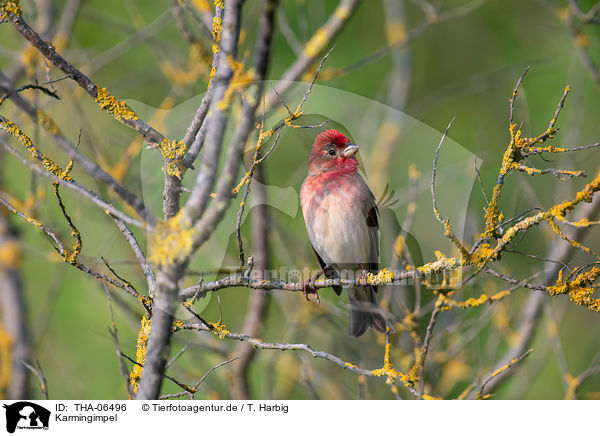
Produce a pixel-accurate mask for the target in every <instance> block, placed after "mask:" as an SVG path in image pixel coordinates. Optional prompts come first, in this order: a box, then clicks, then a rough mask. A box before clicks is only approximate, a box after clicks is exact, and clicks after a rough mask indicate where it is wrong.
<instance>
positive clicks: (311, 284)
mask: <svg viewBox="0 0 600 436" xmlns="http://www.w3.org/2000/svg"><path fill="white" fill-rule="evenodd" d="M317 278H318V276H316V277H311V278H310V279H306V280H304V281H303V282H302V291H303V293H304V298H306V301H310V298H308V296H309V295H310V294H314V296H315V302H316V303H317V304H319V303H320V302H321V299H320V298H319V292H318V291H317V287H316V286H315V280H316V279H317Z"/></svg>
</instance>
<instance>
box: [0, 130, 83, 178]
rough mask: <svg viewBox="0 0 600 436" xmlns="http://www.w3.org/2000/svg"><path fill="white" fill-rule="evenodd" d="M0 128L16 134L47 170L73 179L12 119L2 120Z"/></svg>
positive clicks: (60, 176) (58, 175) (13, 134)
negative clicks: (40, 149)
mask: <svg viewBox="0 0 600 436" xmlns="http://www.w3.org/2000/svg"><path fill="white" fill-rule="evenodd" d="M0 130H4V131H6V132H8V133H10V134H11V135H12V136H14V137H15V138H16V139H17V140H18V141H19V142H20V143H21V144H23V146H24V147H25V148H26V149H27V150H28V151H29V152H30V153H31V155H32V156H33V158H34V159H37V160H38V161H40V162H41V163H42V165H43V166H44V168H45V169H46V171H48V172H50V173H52V174H54V175H55V176H57V177H59V178H61V179H63V180H72V178H71V176H69V174H68V173H66V172H65V171H63V170H62V168H61V167H59V166H58V165H57V164H56V163H55V162H54V161H53V160H52V159H50V158H48V157H47V156H46V155H45V154H44V153H43V152H41V151H39V150H38V149H37V147H36V146H35V145H34V144H33V142H32V141H31V139H29V137H28V136H27V135H26V134H25V133H23V131H22V130H21V129H19V128H18V127H17V126H16V125H15V124H14V123H13V122H12V121H9V120H5V121H0Z"/></svg>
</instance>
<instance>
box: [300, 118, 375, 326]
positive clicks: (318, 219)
mask: <svg viewBox="0 0 600 436" xmlns="http://www.w3.org/2000/svg"><path fill="white" fill-rule="evenodd" d="M358 150H359V147H358V146H357V145H355V144H353V143H352V142H350V140H349V139H348V138H347V137H346V136H345V135H344V134H342V133H340V132H339V131H337V130H326V131H324V132H322V133H320V134H319V135H317V137H316V138H315V140H314V143H313V146H312V150H311V154H310V158H309V161H308V176H307V177H306V178H305V179H304V181H303V182H302V186H301V188H300V204H301V207H302V214H303V215H304V222H305V224H306V230H307V233H308V238H309V240H310V243H311V246H312V248H313V251H314V253H315V256H316V258H317V261H318V262H319V265H320V267H321V271H320V272H319V274H317V275H316V276H315V277H314V278H311V279H308V280H305V282H304V295H305V297H306V298H307V299H308V293H309V289H307V288H311V289H310V293H314V294H316V298H317V301H318V293H317V291H316V288H315V286H314V280H316V278H318V277H319V276H320V275H322V274H325V275H326V276H327V277H329V278H335V277H342V278H350V279H352V278H355V279H356V278H357V277H358V279H359V281H362V282H364V284H363V285H358V286H353V287H351V288H348V301H349V306H350V315H349V320H348V335H349V336H353V337H357V338H358V337H360V336H361V335H362V334H363V333H365V332H366V331H367V330H368V328H369V327H372V328H374V329H375V330H377V331H379V332H382V333H385V331H386V321H385V319H384V318H383V316H382V313H381V309H380V307H379V304H378V302H377V298H376V295H375V294H376V292H377V286H375V285H372V284H367V282H366V274H367V272H371V273H377V271H378V269H379V224H378V210H377V204H376V201H375V196H374V195H373V193H372V192H371V190H370V189H369V186H368V185H367V183H366V182H365V180H364V179H363V178H362V176H361V175H360V174H359V173H358V161H357V160H356V153H357V152H358ZM333 290H334V291H335V293H336V294H337V295H340V294H341V292H342V288H341V286H338V285H336V286H333Z"/></svg>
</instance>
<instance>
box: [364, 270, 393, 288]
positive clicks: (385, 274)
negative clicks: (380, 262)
mask: <svg viewBox="0 0 600 436" xmlns="http://www.w3.org/2000/svg"><path fill="white" fill-rule="evenodd" d="M393 281H394V273H393V272H391V271H388V270H387V269H385V268H383V269H382V270H381V271H379V272H378V273H377V274H375V275H374V274H372V273H368V274H367V283H369V284H371V285H383V284H385V283H391V282H393Z"/></svg>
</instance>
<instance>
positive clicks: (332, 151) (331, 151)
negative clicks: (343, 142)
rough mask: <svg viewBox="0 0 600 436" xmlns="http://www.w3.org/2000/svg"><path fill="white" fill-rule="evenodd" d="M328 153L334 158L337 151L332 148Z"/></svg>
mask: <svg viewBox="0 0 600 436" xmlns="http://www.w3.org/2000/svg"><path fill="white" fill-rule="evenodd" d="M327 153H329V155H330V156H334V155H335V150H334V149H333V148H330V149H329V151H328V152H327Z"/></svg>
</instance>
